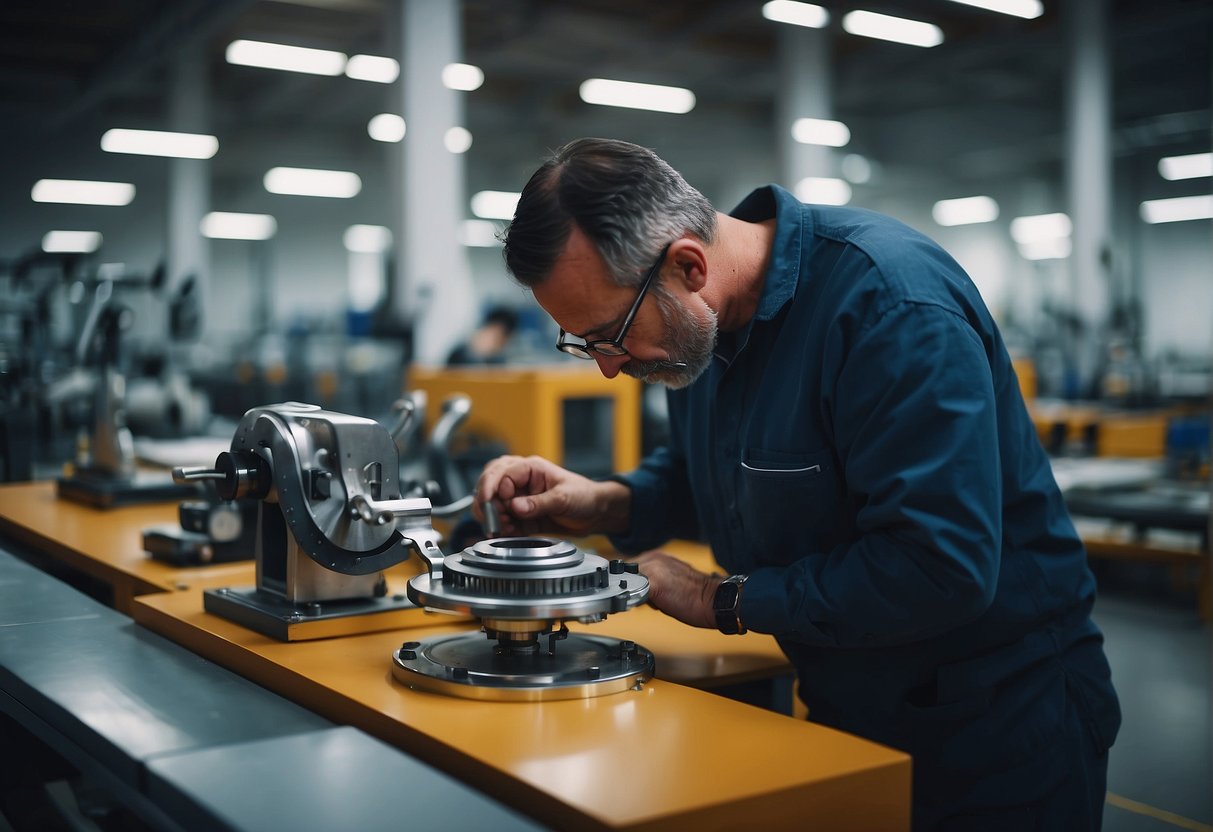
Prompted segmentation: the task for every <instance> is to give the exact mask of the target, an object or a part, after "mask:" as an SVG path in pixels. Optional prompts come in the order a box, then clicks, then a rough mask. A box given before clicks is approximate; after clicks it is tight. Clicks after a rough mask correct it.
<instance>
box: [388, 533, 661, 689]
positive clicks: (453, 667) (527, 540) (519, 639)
mask: <svg viewBox="0 0 1213 832" xmlns="http://www.w3.org/2000/svg"><path fill="white" fill-rule="evenodd" d="M648 593H649V583H648V580H647V579H646V578H645V577H644V576H643V575H641V574H640V573H639V570H638V568H637V567H636V565H635V564H634V563H625V562H624V561H621V560H614V561H608V560H606V559H605V558H602V557H599V556H598V555H595V554H593V553H590V552H584V551H581V550H579V549H578V548H577V547H576V546H574V545H573V544H572V543H570V542H568V541H564V540H554V539H550V538H543V537H504V538H494V539H491V540H484V541H481V542H479V543H476V544H475V545H473V546H471V547H469V548H467V549H465V550H463V551H462V552H459V553H456V554H452V555H448V556H446V557H445V558H443V559H442V560H441V562H440V563H436V564H433V568H432V569H431V571H430V572H429V573H423V574H420V575H417V576H415V577H413V578H412V579H410V580H409V583H408V589H407V594H408V597H409V598H410V599H411V600H412V601H413V602H414V603H416V604H418V605H419V606H425V607H430V608H433V609H440V610H447V611H451V612H461V613H466V614H469V615H473V616H476V617H478V618H480V619H481V623H482V625H483V628H484V633H483V634H465V635H460V636H452V637H443V638H438V639H431V640H428V641H425V642H408V643H406V644H405V645H404V646H403V647H402V648H401V649H400V650H398V651H397V652H396V654H395V655H394V661H393V667H392V672H393V673H394V674H395V676H396V678H397V679H398V680H399V681H401V682H403V683H404V684H407V685H410V686H412V687H415V688H418V689H421V690H428V691H434V692H438V693H446V694H451V695H454V696H464V697H470V698H475V699H501V700H523V701H535V700H542V699H577V698H587V697H590V696H601V695H603V694H609V693H618V692H620V691H624V690H627V689H629V688H632V687H636V686H638V685H639V684H641V683H643V682H644V681H645V680H647V679H649V678H651V677H652V675H653V657H652V654H651V653H649V652H648V651H647V650H645V649H644V648H642V647H638V646H637V645H635V644H634V643H632V642H625V641H620V640H618V639H613V638H606V637H602V636H588V635H583V634H570V633H569V630H568V627H567V626H566V625H565V621H566V620H567V619H577V620H579V621H581V622H584V623H593V622H596V621H601V620H603V619H604V618H606V616H607V615H608V614H609V613H613V612H623V611H625V610H628V609H631V608H632V607H634V606H636V605H637V604H640V603H642V602H643V601H644V600H645V599H646V598H647V597H648Z"/></svg>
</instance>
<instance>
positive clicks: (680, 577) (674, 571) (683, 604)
mask: <svg viewBox="0 0 1213 832" xmlns="http://www.w3.org/2000/svg"><path fill="white" fill-rule="evenodd" d="M636 563H638V564H640V574H642V575H644V576H645V578H647V579H648V581H649V603H650V604H652V605H653V606H654V607H656V608H657V609H659V610H661V611H662V612H664V613H665V614H666V615H670V616H673V617H674V618H677V619H678V620H679V621H681V622H683V623H684V624H690V625H691V626H692V627H709V628H712V629H715V627H716V613H715V612H714V611H713V610H712V599H713V598H715V596H716V587H718V586H720V583H721V581H723V580H724V579H723V578H722V577H720V576H719V575H706V574H704V573H703V572H700V571H699V570H698V569H695V568H694V567H692V566H688V565H687V564H686V563H684V562H682V561H680V560H679V559H678V558H676V557H673V556H672V555H668V554H666V553H665V552H660V551H653V552H645V553H644V554H643V555H641V556H640V557H638V558H636Z"/></svg>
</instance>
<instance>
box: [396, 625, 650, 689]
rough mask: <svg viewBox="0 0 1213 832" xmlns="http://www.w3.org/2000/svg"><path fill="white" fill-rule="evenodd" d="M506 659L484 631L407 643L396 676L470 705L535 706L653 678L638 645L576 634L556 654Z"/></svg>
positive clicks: (543, 641)
mask: <svg viewBox="0 0 1213 832" xmlns="http://www.w3.org/2000/svg"><path fill="white" fill-rule="evenodd" d="M540 644H541V645H543V646H541V648H540V649H539V650H538V651H537V652H535V653H532V654H524V655H518V654H513V655H510V656H502V655H499V654H498V644H497V642H496V641H495V640H493V639H490V638H488V637H486V636H485V635H484V634H483V633H468V634H463V635H456V636H445V637H440V638H435V639H429V640H427V641H424V642H415V641H410V642H405V644H404V646H403V647H401V648H400V649H399V650H396V651H395V652H394V653H393V654H392V675H393V676H395V677H396V680H397V681H399V682H402V683H404V684H406V685H408V686H409V687H412V688H417V689H418V690H426V691H431V692H435V693H445V694H448V695H450V696H461V697H466V698H469V699H492V700H505V701H519V702H538V701H546V700H552V699H589V698H591V697H594V696H604V695H606V694H611V693H620V692H622V691H625V690H628V689H631V688H635V689H639V688H640V686H641V685H642V684H644V683H645V682H647V681H648V680H649V679H651V678H652V677H653V664H654V663H653V654H652V653H650V652H649V651H648V650H646V649H645V648H643V647H640V646H638V645H636V644H634V643H633V642H629V641H620V640H619V639H615V638H606V637H604V636H595V635H585V634H582V633H573V634H571V635H569V636H568V637H567V638H565V639H562V640H559V641H557V642H555V652H554V653H549V652H548V651H547V649H546V645H547V638H546V637H542V638H541V639H540Z"/></svg>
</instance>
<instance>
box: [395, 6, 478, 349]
mask: <svg viewBox="0 0 1213 832" xmlns="http://www.w3.org/2000/svg"><path fill="white" fill-rule="evenodd" d="M400 3H401V7H400V9H399V14H398V15H397V16H396V18H397V20H398V21H399V24H398V39H397V42H398V44H399V55H398V58H399V60H400V84H399V94H400V96H401V99H400V110H399V111H400V113H401V114H402V115H403V116H404V121H405V126H406V130H407V132H406V133H405V137H404V141H402V142H401V143H400V144H399V145H398V146H399V148H400V151H401V153H402V165H401V170H402V172H403V175H402V177H401V178H400V180H399V181H397V182H394V183H393V187H394V188H396V189H397V190H396V192H395V194H394V201H395V202H396V203H397V205H398V211H397V212H396V213H397V215H398V216H399V219H398V220H397V222H398V223H399V226H398V227H397V228H395V229H393V231H394V235H393V236H394V238H395V239H396V241H397V243H396V274H395V277H394V280H395V285H394V290H395V291H394V292H393V298H394V303H395V304H396V309H395V312H396V313H397V314H399V315H400V316H401V317H402V318H405V319H407V320H412V321H413V324H414V335H413V352H414V359H415V360H416V361H417V362H418V363H421V364H429V365H437V364H441V363H442V362H443V361H444V360H445V358H446V355H447V353H448V352H449V351H450V349H451V348H452V347H453V346H454V345H455V344H457V343H458V342H459V341H461V340H462V339H463V337H464V336H465V335H466V334H467V333H468V332H469V331H470V330H471V329H472V327H473V326H474V325H475V323H476V299H475V297H474V296H473V292H472V277H471V266H470V263H469V261H468V257H467V252H466V250H465V249H464V247H463V246H462V244H460V242H459V229H460V226H461V224H462V222H463V220H464V218H465V217H466V216H467V210H466V205H467V194H466V192H465V190H466V189H465V185H464V162H463V155H462V154H459V153H451V152H450V151H448V150H447V149H446V146H445V144H444V138H445V136H446V133H447V131H448V130H449V129H450V128H451V127H462V126H464V124H463V99H462V96H463V93H460V92H456V91H454V90H449V89H447V88H446V87H445V86H443V84H442V69H443V67H445V66H446V65H447V64H449V63H452V62H457V61H459V60H460V56H461V54H462V44H461V38H462V35H461V25H460V24H461V21H460V14H461V11H462V4H461V3H459V2H455V1H454V0H400Z"/></svg>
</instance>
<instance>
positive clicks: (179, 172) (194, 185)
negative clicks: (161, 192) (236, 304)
mask: <svg viewBox="0 0 1213 832" xmlns="http://www.w3.org/2000/svg"><path fill="white" fill-rule="evenodd" d="M171 73H172V76H171V77H172V94H171V95H170V96H169V114H168V115H169V129H170V130H176V131H182V132H186V133H209V132H210V88H209V87H210V85H209V79H208V78H207V74H206V60H205V53H204V50H203V48H202V46H201V45H197V46H192V47H190V48H189V49H187V50H186V51H184V52H183V53H182V54H180V55H178V56H177V57H176V59H175V60H174V62H173V65H172V69H171ZM210 202H211V163H210V160H209V159H170V160H169V188H168V217H167V219H168V229H167V231H168V234H167V236H168V263H167V266H168V275H167V277H168V283H167V285H168V287H169V288H175V287H176V286H177V285H178V284H179V283H180V282H181V281H182V280H183V279H184V278H186V277H189V276H193V277H194V280H195V286H196V288H195V291H196V292H197V293H198V297H199V299H200V300H202V301H203V303H201V304H199V307H200V308H205V306H206V304H205V298H206V293H207V283H208V281H209V276H210V247H209V245H208V241H207V239H206V238H205V237H203V236H202V233H201V232H200V231H199V225H200V224H201V222H202V218H203V217H204V216H205V215H206V213H207V212H208V211H209V210H210Z"/></svg>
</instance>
